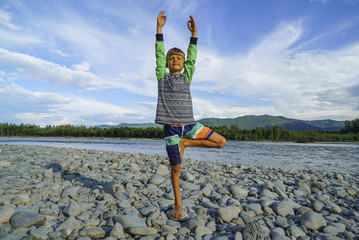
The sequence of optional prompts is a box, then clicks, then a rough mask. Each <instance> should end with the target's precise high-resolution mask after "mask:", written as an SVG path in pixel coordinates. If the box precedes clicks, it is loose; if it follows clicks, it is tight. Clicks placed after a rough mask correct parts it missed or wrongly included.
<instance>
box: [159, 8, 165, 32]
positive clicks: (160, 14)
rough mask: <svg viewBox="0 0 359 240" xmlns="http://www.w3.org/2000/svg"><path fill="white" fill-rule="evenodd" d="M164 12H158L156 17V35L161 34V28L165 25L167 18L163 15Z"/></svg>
mask: <svg viewBox="0 0 359 240" xmlns="http://www.w3.org/2000/svg"><path fill="white" fill-rule="evenodd" d="M164 13H165V11H160V13H159V14H158V17H157V34H160V33H162V27H163V26H164V25H165V24H166V20H167V17H166V16H164V15H163V14H164Z"/></svg>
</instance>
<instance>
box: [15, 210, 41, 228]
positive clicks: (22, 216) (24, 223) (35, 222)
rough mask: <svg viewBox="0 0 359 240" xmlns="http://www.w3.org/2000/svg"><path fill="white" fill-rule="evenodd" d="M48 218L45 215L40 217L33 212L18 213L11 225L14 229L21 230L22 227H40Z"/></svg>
mask: <svg viewBox="0 0 359 240" xmlns="http://www.w3.org/2000/svg"><path fill="white" fill-rule="evenodd" d="M45 219H46V217H45V216H44V215H40V214H37V213H32V212H25V211H21V212H17V213H15V214H14V215H13V216H12V217H11V219H10V223H11V226H12V227H13V228H20V227H25V228H28V227H31V226H35V227H39V226H41V225H42V223H43V222H44V221H45Z"/></svg>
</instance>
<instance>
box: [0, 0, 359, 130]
mask: <svg viewBox="0 0 359 240" xmlns="http://www.w3.org/2000/svg"><path fill="white" fill-rule="evenodd" d="M160 10H164V11H165V15H166V16H167V23H166V25H165V27H164V28H163V31H164V37H165V47H166V49H169V48H171V47H175V46H176V47H179V48H181V49H183V50H186V48H187V45H188V43H189V37H190V32H189V30H188V29H187V26H186V22H187V21H188V20H189V15H193V17H194V19H195V20H196V22H197V25H198V38H199V40H198V57H197V62H196V72H195V74H194V77H193V82H192V85H191V90H192V97H193V102H194V103H193V104H194V114H195V118H196V119H197V120H198V119H201V118H206V117H221V118H233V117H238V116H243V115H262V114H270V115H281V116H285V117H289V118H298V119H305V120H317V119H334V120H353V119H355V118H358V117H359V0H290V1H288V0H268V1H259V0H251V1H247V0H226V1H215V0H197V1H180V0H167V1H165V0H162V1H160V0H158V1H156V0H154V1H148V0H128V1H126V0H116V1H115V0H102V1H100V0H92V1H90V0H88V1H82V0H76V1H72V0H52V1H45V0H32V1H25V0H24V1H17V0H2V1H1V2H0V36H1V37H0V123H4V122H8V123H16V124H20V123H26V124H37V125H40V126H45V125H60V124H73V125H77V124H83V125H87V126H92V125H99V124H119V123H123V122H130V123H141V122H142V123H144V122H153V121H154V117H155V109H156V102H157V83H156V77H155V73H154V68H155V58H154V42H155V31H156V18H157V15H158V12H159V11H160Z"/></svg>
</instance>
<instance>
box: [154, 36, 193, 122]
mask: <svg viewBox="0 0 359 240" xmlns="http://www.w3.org/2000/svg"><path fill="white" fill-rule="evenodd" d="M155 49H156V76H157V81H158V100H157V110H156V120H155V122H156V123H159V124H178V125H188V124H193V123H195V120H194V117H193V107H192V97H191V91H190V84H191V82H192V76H193V73H194V70H195V66H194V64H195V62H196V57H197V38H191V42H190V44H189V46H188V49H187V59H186V61H185V62H184V71H183V73H181V74H171V73H167V72H166V56H165V47H164V42H163V35H162V34H157V35H156V45H155Z"/></svg>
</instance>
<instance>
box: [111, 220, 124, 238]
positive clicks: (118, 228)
mask: <svg viewBox="0 0 359 240" xmlns="http://www.w3.org/2000/svg"><path fill="white" fill-rule="evenodd" d="M110 236H111V237H114V238H116V239H119V238H125V232H124V229H123V227H122V225H121V224H120V223H115V226H114V227H113V228H112V230H111V232H110Z"/></svg>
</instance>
